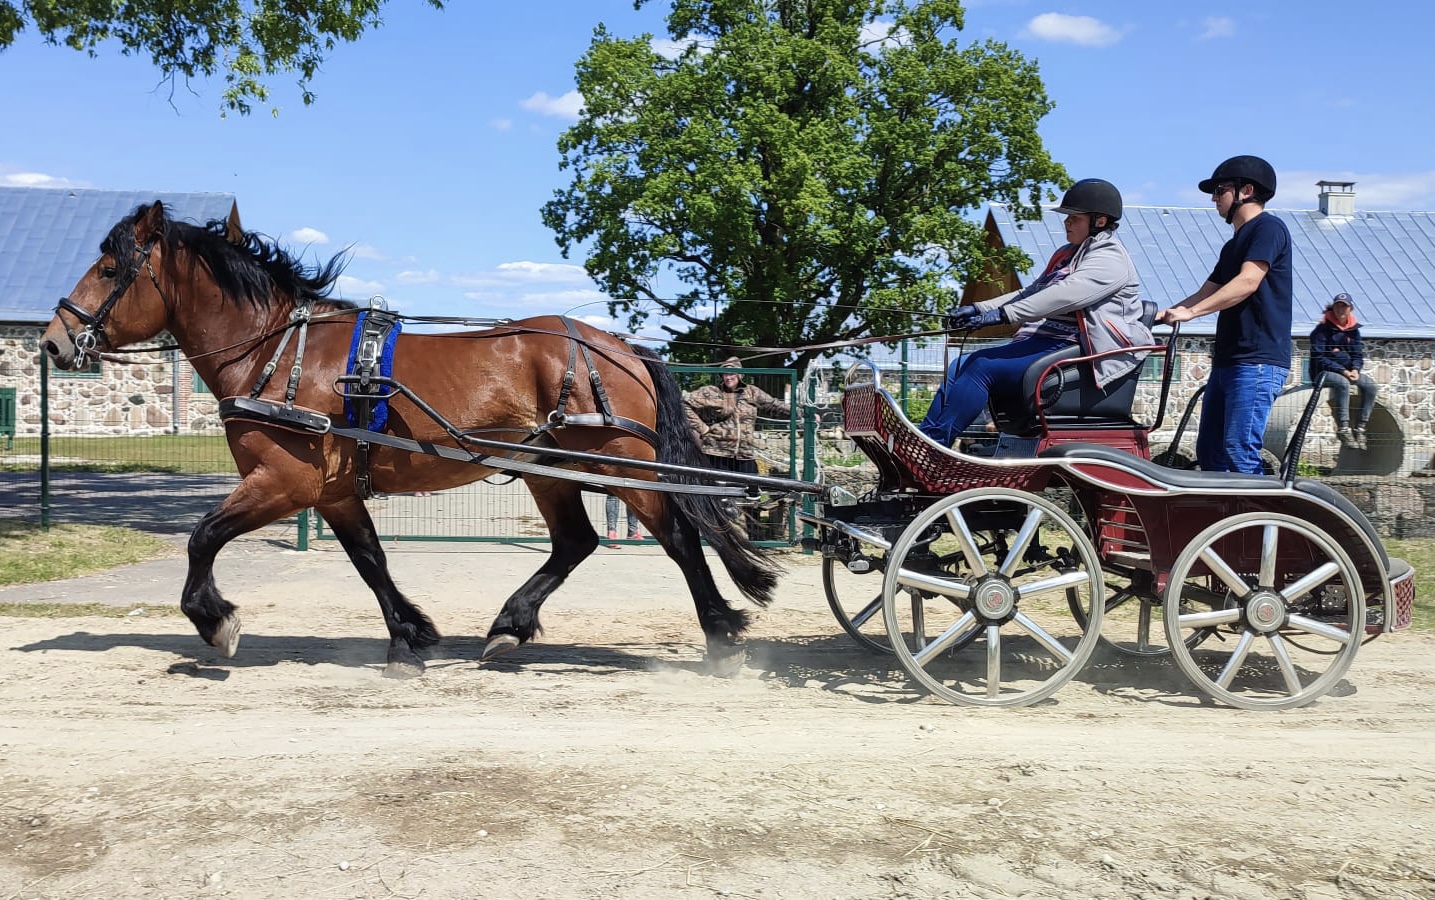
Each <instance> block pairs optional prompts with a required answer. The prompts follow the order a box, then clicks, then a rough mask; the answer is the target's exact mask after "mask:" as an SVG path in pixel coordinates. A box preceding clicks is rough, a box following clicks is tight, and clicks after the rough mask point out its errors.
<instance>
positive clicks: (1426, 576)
mask: <svg viewBox="0 0 1435 900" xmlns="http://www.w3.org/2000/svg"><path fill="white" fill-rule="evenodd" d="M1385 552H1387V553H1389V554H1390V555H1391V556H1398V557H1399V558H1401V559H1403V560H1405V561H1406V562H1408V563H1410V565H1412V566H1414V567H1415V622H1414V624H1412V625H1411V626H1410V627H1411V628H1412V629H1414V630H1415V631H1435V540H1431V539H1425V540H1418V541H1417V540H1396V539H1395V538H1390V539H1389V540H1387V541H1386V542H1385Z"/></svg>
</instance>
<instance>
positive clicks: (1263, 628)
mask: <svg viewBox="0 0 1435 900" xmlns="http://www.w3.org/2000/svg"><path fill="white" fill-rule="evenodd" d="M1285 621H1286V604H1285V601H1284V600H1282V599H1281V597H1280V595H1279V594H1275V593H1272V592H1270V591H1257V592H1256V593H1255V595H1254V596H1252V597H1251V599H1250V601H1249V602H1247V603H1246V622H1247V624H1249V625H1250V626H1251V628H1253V629H1255V630H1256V631H1259V632H1260V633H1262V634H1270V633H1271V632H1273V631H1276V630H1277V629H1279V628H1280V627H1281V626H1282V625H1284V624H1285Z"/></svg>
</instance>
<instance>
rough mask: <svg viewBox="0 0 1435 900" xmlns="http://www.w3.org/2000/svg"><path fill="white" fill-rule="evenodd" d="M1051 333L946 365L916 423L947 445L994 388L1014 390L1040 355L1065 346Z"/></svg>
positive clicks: (988, 350)
mask: <svg viewBox="0 0 1435 900" xmlns="http://www.w3.org/2000/svg"><path fill="white" fill-rule="evenodd" d="M1067 343H1068V342H1067V341H1064V340H1062V339H1061V338H1053V337H1029V338H1023V339H1021V340H1019V341H1011V342H1010V343H1006V344H1002V345H1001V346H999V347H985V348H983V349H981V350H977V351H975V352H973V353H968V354H965V355H964V356H962V357H960V358H958V359H957V360H956V361H955V362H953V363H952V364H951V365H950V366H948V367H947V377H946V378H945V379H944V380H943V381H942V386H941V387H940V388H938V389H937V393H936V396H934V397H933V398H932V405H931V406H930V407H929V408H928V409H927V415H926V417H925V418H924V419H922V424H921V425H918V426H917V427H918V428H919V429H921V432H922V433H923V434H925V435H926V436H927V437H929V438H931V439H932V440H934V441H936V442H937V443H939V444H941V445H942V446H943V447H950V446H952V444H954V443H956V440H957V438H958V437H960V436H961V434H962V432H963V431H966V430H967V428H968V427H969V426H970V425H971V424H972V423H973V422H975V421H976V420H977V417H978V416H979V415H981V412H982V409H984V408H985V407H986V405H987V400H988V399H989V398H990V397H991V395H992V393H993V392H997V393H1002V392H1013V393H1014V392H1016V391H1018V390H1020V389H1021V380H1022V377H1023V376H1024V375H1026V370H1027V369H1029V368H1031V364H1032V363H1033V362H1035V361H1036V360H1037V359H1039V358H1040V357H1043V356H1045V355H1046V354H1048V353H1050V352H1051V351H1053V350H1056V349H1058V348H1061V347H1064V346H1066V345H1067Z"/></svg>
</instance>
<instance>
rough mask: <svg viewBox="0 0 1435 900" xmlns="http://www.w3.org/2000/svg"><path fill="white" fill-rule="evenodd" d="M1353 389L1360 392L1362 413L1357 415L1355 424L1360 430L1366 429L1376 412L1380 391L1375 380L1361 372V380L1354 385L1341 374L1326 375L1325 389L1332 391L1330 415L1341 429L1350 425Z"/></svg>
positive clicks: (1329, 373)
mask: <svg viewBox="0 0 1435 900" xmlns="http://www.w3.org/2000/svg"><path fill="white" fill-rule="evenodd" d="M1352 387H1356V388H1359V390H1360V412H1358V413H1356V415H1355V424H1356V427H1358V428H1364V427H1365V423H1366V422H1369V421H1370V414H1371V413H1373V412H1375V393H1376V391H1377V390H1378V389H1377V388H1376V386H1375V379H1374V378H1371V377H1370V376H1369V375H1367V374H1365V373H1364V372H1361V373H1360V379H1359V380H1358V381H1356V382H1354V383H1353V384H1352V382H1351V381H1350V379H1348V378H1346V377H1345V375H1344V374H1343V373H1341V372H1327V373H1326V375H1325V388H1326V390H1328V391H1330V414H1331V415H1332V416H1334V417H1335V424H1336V425H1337V426H1338V427H1340V428H1345V427H1348V426H1349V425H1350V389H1351V388H1352Z"/></svg>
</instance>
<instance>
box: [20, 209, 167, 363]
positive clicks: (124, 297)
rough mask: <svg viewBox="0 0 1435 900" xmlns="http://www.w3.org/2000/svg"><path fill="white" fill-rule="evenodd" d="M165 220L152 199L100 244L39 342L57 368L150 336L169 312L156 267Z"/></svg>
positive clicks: (163, 248) (162, 243)
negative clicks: (96, 258) (94, 256)
mask: <svg viewBox="0 0 1435 900" xmlns="http://www.w3.org/2000/svg"><path fill="white" fill-rule="evenodd" d="M168 226H169V219H168V218H167V217H166V216H165V211H164V206H163V205H162V204H161V203H160V202H159V201H155V202H154V203H152V204H150V205H149V206H141V207H139V208H138V209H136V210H135V211H134V213H132V214H131V215H129V216H127V217H126V218H124V219H121V220H120V222H119V223H118V224H116V225H115V227H114V228H112V229H110V233H109V235H108V236H107V237H106V238H105V239H104V241H103V242H101V244H100V258H99V259H98V260H96V262H95V264H94V265H92V266H90V268H89V271H87V272H85V274H84V275H83V276H81V278H80V281H79V283H78V284H76V285H75V288H74V290H72V291H71V292H70V296H68V297H62V298H61V299H60V302H59V304H58V305H57V306H56V307H55V318H53V319H51V320H50V325H49V327H47V328H46V329H45V333H44V335H43V336H41V338H40V349H41V350H43V351H44V352H45V353H48V354H49V355H50V358H51V359H53V360H54V362H55V365H56V366H58V367H59V368H61V369H73V368H79V367H80V366H83V365H85V363H86V362H87V361H88V357H89V356H90V355H92V354H94V353H98V352H99V351H100V350H111V349H114V348H117V347H120V346H123V345H125V344H130V343H134V342H135V341H142V340H145V339H146V338H151V337H154V336H155V335H156V334H159V333H160V332H161V331H163V330H164V329H165V326H166V322H167V318H168V310H167V306H166V303H165V298H164V294H163V293H162V292H161V290H160V285H159V276H158V275H157V274H156V267H157V266H158V265H159V259H158V257H159V255H160V254H162V253H164V252H165V245H164V242H163V241H162V240H161V239H162V238H163V237H164V235H165V231H166V228H167V227H168Z"/></svg>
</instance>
